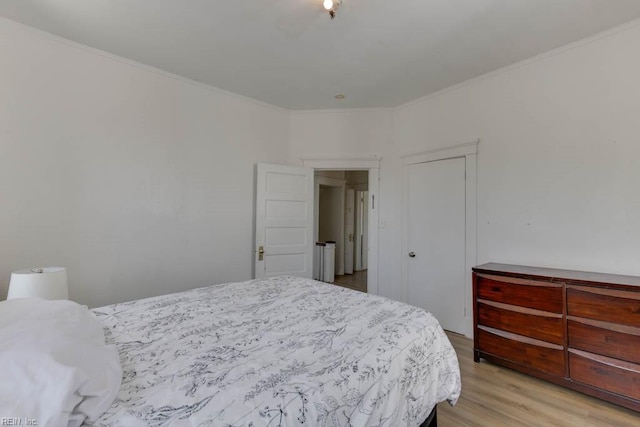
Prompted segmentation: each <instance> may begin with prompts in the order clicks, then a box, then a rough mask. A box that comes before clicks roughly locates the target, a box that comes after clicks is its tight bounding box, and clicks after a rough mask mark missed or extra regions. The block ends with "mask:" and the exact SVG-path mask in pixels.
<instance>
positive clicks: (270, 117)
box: [0, 19, 289, 306]
mask: <svg viewBox="0 0 640 427" xmlns="http://www.w3.org/2000/svg"><path fill="white" fill-rule="evenodd" d="M0 99H1V102H0V296H3V295H6V289H7V286H8V282H9V277H10V273H11V271H12V270H16V269H19V268H26V267H32V266H51V265H62V266H65V267H67V268H68V272H69V282H70V296H71V298H72V299H74V300H76V301H78V302H81V303H85V304H88V305H91V306H97V305H103V304H107V303H111V302H115V301H125V300H130V299H134V298H139V297H144V296H149V295H156V294H162V293H166V292H170V291H178V290H182V289H188V288H193V287H197V286H201V285H206V284H211V283H219V282H225V281H232V280H242V279H248V278H250V277H251V275H252V264H253V262H252V260H253V210H254V208H253V206H254V165H255V163H256V162H272V163H286V161H287V158H288V139H289V137H288V127H289V118H288V117H289V116H288V112H287V111H284V110H280V109H277V108H274V107H269V106H265V105H262V104H259V103H257V102H253V101H249V100H246V99H244V98H241V97H238V96H235V95H229V94H226V93H224V92H221V91H217V90H213V89H211V88H207V87H205V86H203V85H199V84H197V83H192V82H188V81H186V80H184V79H179V78H177V77H172V76H169V75H167V74H164V73H161V72H157V71H154V70H151V69H149V68H145V67H143V66H140V65H136V64H132V63H129V62H127V61H124V60H120V59H117V58H113V57H111V56H109V55H106V54H100V53H98V52H96V51H92V50H90V49H86V48H81V47H78V46H75V45H72V44H70V43H65V42H61V41H60V40H58V39H55V38H53V37H52V36H48V35H44V34H43V33H40V32H38V31H36V30H31V29H29V28H28V27H24V26H22V25H19V24H16V23H13V22H11V21H7V20H4V19H0Z"/></svg>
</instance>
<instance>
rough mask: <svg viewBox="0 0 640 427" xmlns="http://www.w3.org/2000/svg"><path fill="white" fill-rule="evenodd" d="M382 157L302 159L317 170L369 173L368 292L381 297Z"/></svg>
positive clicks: (305, 165)
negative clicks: (379, 228) (379, 270)
mask: <svg viewBox="0 0 640 427" xmlns="http://www.w3.org/2000/svg"><path fill="white" fill-rule="evenodd" d="M381 160H382V158H381V157H365V158H346V159H339V158H310V157H305V158H301V159H300V161H301V162H302V166H304V167H310V168H313V169H314V171H315V170H366V171H369V183H368V189H369V257H368V262H369V265H368V267H369V268H368V269H367V292H368V293H372V294H375V295H380V288H379V286H378V285H379V284H378V221H379V215H378V205H379V203H380V199H379V197H378V194H379V188H380V182H379V177H380V161H381Z"/></svg>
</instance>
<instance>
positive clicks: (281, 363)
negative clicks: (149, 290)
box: [92, 277, 460, 427]
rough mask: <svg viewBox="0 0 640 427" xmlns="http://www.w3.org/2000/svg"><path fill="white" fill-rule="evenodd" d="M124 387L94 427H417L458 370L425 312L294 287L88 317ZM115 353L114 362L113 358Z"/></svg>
mask: <svg viewBox="0 0 640 427" xmlns="http://www.w3.org/2000/svg"><path fill="white" fill-rule="evenodd" d="M92 312H93V316H94V317H96V318H97V319H98V320H99V322H100V323H101V324H102V326H103V330H104V337H105V341H106V344H107V347H109V348H112V349H114V348H115V349H117V355H118V357H119V365H120V367H121V369H122V383H121V385H120V386H119V388H118V389H117V390H116V393H117V396H116V397H115V399H114V400H113V403H112V404H110V407H109V408H108V409H107V410H106V412H104V413H102V415H100V416H99V417H97V419H96V420H95V422H94V425H97V426H110V427H117V426H154V427H160V426H169V425H171V426H200V427H206V426H229V427H230V426H233V427H241V426H244V427H259V426H299V425H303V426H304V425H310V426H389V427H393V426H414V427H416V426H420V425H423V423H425V420H426V422H428V421H430V420H431V418H433V416H434V414H435V409H434V408H435V407H436V404H438V403H439V402H443V401H448V402H449V403H450V404H455V402H456V401H457V399H458V396H459V394H460V374H459V367H458V361H457V357H456V354H455V351H454V350H453V348H452V346H451V344H450V342H449V340H448V339H447V337H446V335H445V334H444V332H443V330H442V328H441V327H440V325H439V324H438V322H437V320H436V319H435V318H434V317H433V316H432V315H431V314H429V313H427V312H425V311H424V310H422V309H419V308H416V307H413V306H410V305H407V304H403V303H400V302H396V301H391V300H388V299H385V298H381V297H378V296H375V295H370V294H364V293H360V292H356V291H352V290H349V289H345V288H340V287H337V286H335V285H330V284H326V283H321V282H316V281H313V280H308V279H301V278H296V277H278V278H269V279H261V280H252V281H247V282H240V283H227V284H221V285H214V286H209V287H205V288H199V289H194V290H190V291H186V292H181V293H175V294H171V295H165V296H159V297H153V298H147V299H142V300H137V301H131V302H126V303H120V304H114V305H110V306H106V307H101V308H96V309H93V310H92ZM115 349H114V351H115Z"/></svg>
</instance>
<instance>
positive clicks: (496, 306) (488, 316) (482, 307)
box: [477, 301, 564, 345]
mask: <svg viewBox="0 0 640 427" xmlns="http://www.w3.org/2000/svg"><path fill="white" fill-rule="evenodd" d="M477 307H478V308H477V310H478V324H479V325H484V326H488V327H490V328H494V329H501V330H503V331H507V332H512V333H514V334H518V335H524V336H527V337H531V338H535V339H539V340H542V341H548V342H551V343H554V344H560V345H562V343H563V335H564V334H563V322H562V315H561V314H554V313H547V312H544V311H538V310H531V309H527V308H522V307H518V306H512V305H511V306H509V305H505V304H501V303H492V302H488V301H487V302H481V301H479V302H478V305H477Z"/></svg>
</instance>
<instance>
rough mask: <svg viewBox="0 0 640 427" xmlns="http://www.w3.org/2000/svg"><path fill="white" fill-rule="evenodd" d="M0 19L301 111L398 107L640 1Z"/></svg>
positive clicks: (432, 2) (388, 4) (384, 1)
mask: <svg viewBox="0 0 640 427" xmlns="http://www.w3.org/2000/svg"><path fill="white" fill-rule="evenodd" d="M0 16H4V17H6V18H8V19H11V20H14V21H18V22H21V23H24V24H26V25H30V26H32V27H35V28H38V29H41V30H44V31H47V32H50V33H53V34H55V35H57V36H61V37H64V38H67V39H70V40H73V41H75V42H78V43H81V44H84V45H88V46H91V47H93V48H97V49H101V50H104V51H107V52H110V53H112V54H115V55H119V56H122V57H125V58H128V59H131V60H134V61H138V62H140V63H143V64H146V65H150V66H153V67H156V68H159V69H162V70H165V71H168V72H171V73H174V74H178V75H180V76H184V77H187V78H190V79H193V80H197V81H200V82H203V83H206V84H209V85H212V86H215V87H218V88H221V89H224V90H227V91H230V92H234V93H238V94H241V95H244V96H247V97H251V98H254V99H257V100H260V101H264V102H266V103H269V104H273V105H276V106H280V107H284V108H288V109H296V110H298V109H325V108H371V107H394V106H397V105H401V104H403V103H406V102H408V101H411V100H414V99H416V98H419V97H421V96H424V95H427V94H430V93H433V92H436V91H438V90H440V89H443V88H446V87H448V86H451V85H454V84H457V83H460V82H462V81H464V80H467V79H469V78H472V77H475V76H478V75H481V74H484V73H486V72H489V71H492V70H495V69H498V68H500V67H503V66H506V65H509V64H512V63H514V62H517V61H520V60H523V59H526V58H529V57H531V56H534V55H537V54H540V53H543V52H545V51H548V50H551V49H553V48H556V47H559V46H562V45H565V44H567V43H570V42H573V41H576V40H580V39H582V38H584V37H587V36H590V35H592V34H595V33H598V32H600V31H603V30H606V29H609V28H611V27H614V26H616V25H619V24H622V23H625V22H628V21H631V20H634V19H637V18H640V1H638V0H343V5H342V6H341V7H340V9H339V10H338V14H337V17H336V19H335V20H333V21H332V20H331V19H330V18H329V16H328V14H327V13H326V12H325V11H324V10H323V9H322V0H21V1H17V0H13V1H2V2H0ZM337 94H344V95H345V99H342V100H337V99H335V98H334V95H337Z"/></svg>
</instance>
